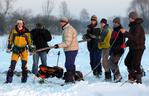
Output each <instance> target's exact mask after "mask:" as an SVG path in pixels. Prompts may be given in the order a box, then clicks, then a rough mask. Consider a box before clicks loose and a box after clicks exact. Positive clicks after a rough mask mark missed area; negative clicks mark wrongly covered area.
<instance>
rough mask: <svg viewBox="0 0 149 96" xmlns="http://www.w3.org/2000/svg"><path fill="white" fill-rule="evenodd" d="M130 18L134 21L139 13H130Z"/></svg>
mask: <svg viewBox="0 0 149 96" xmlns="http://www.w3.org/2000/svg"><path fill="white" fill-rule="evenodd" d="M129 18H132V19H136V18H138V14H137V12H130V13H129Z"/></svg>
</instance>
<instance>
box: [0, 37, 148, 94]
mask: <svg viewBox="0 0 149 96" xmlns="http://www.w3.org/2000/svg"><path fill="white" fill-rule="evenodd" d="M146 37H147V38H146V50H145V53H144V55H143V60H142V65H143V67H144V69H145V71H146V76H145V77H144V78H143V84H129V83H125V81H126V80H127V70H126V67H125V65H124V63H123V60H124V58H125V56H126V53H127V51H128V49H126V51H125V55H124V56H123V57H122V61H121V62H120V63H119V66H120V71H121V73H122V76H123V80H122V82H120V83H112V82H105V81H104V75H103V77H102V78H100V79H97V78H95V77H94V76H93V75H92V73H91V74H89V75H86V74H88V73H89V72H90V71H91V69H90V65H89V56H88V51H87V49H86V43H81V44H80V50H79V53H78V56H77V59H76V67H77V70H80V71H82V72H83V74H84V75H85V78H84V79H85V81H81V82H77V83H76V84H70V85H65V86H60V85H59V83H63V80H60V79H57V78H49V79H48V80H47V82H46V84H39V83H38V79H37V78H35V77H34V76H33V75H29V78H28V82H27V83H26V84H21V82H20V77H17V76H14V79H13V83H12V84H4V82H5V78H6V74H3V72H5V71H7V70H8V67H9V65H10V57H11V54H8V53H6V52H5V51H6V44H7V38H8V36H3V37H0V73H1V74H0V96H149V64H148V62H149V59H148V57H149V55H148V53H149V36H146ZM78 38H79V40H80V38H81V37H78ZM138 39H139V38H138ZM59 42H61V37H60V36H54V37H53V40H52V42H50V44H56V43H59ZM58 51H60V52H61V55H60V62H59V66H60V67H64V60H65V57H64V53H63V50H62V49H52V50H51V51H50V52H49V54H48V65H49V66H56V62H57V52H58ZM28 67H29V70H31V68H32V56H30V57H29V62H28ZM16 70H17V71H20V70H21V63H20V61H19V62H18V64H17V66H16ZM51 81H52V82H54V83H55V84H53V83H50V82H51Z"/></svg>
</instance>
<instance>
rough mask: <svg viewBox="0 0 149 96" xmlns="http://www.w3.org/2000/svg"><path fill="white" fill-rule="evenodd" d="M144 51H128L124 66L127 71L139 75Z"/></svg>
mask: <svg viewBox="0 0 149 96" xmlns="http://www.w3.org/2000/svg"><path fill="white" fill-rule="evenodd" d="M143 53H144V49H129V52H128V54H127V56H126V59H125V65H126V66H127V69H128V71H132V72H133V73H136V74H141V68H140V66H141V60H142V55H143Z"/></svg>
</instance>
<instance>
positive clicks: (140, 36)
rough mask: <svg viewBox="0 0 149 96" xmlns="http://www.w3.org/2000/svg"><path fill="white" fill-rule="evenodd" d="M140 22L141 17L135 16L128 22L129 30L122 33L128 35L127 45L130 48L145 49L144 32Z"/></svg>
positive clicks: (141, 20)
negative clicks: (135, 17) (134, 18)
mask: <svg viewBox="0 0 149 96" xmlns="http://www.w3.org/2000/svg"><path fill="white" fill-rule="evenodd" d="M142 23H143V19H141V18H137V19H136V20H135V21H134V22H131V23H130V24H129V27H130V29H129V32H126V33H125V34H124V35H125V36H126V37H128V41H127V45H128V46H129V48H130V49H145V32H144V29H143V27H142V25H141V24H142Z"/></svg>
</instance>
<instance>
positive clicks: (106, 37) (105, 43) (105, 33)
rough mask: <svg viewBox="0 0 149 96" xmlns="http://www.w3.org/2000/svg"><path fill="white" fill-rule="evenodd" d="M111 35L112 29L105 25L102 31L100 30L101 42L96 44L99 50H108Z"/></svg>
mask: <svg viewBox="0 0 149 96" xmlns="http://www.w3.org/2000/svg"><path fill="white" fill-rule="evenodd" d="M111 35H112V29H111V28H110V27H109V25H106V26H105V28H104V29H103V30H101V37H100V39H101V42H100V43H99V44H98V47H99V49H103V48H110V39H111Z"/></svg>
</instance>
